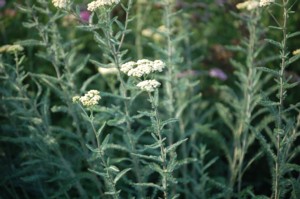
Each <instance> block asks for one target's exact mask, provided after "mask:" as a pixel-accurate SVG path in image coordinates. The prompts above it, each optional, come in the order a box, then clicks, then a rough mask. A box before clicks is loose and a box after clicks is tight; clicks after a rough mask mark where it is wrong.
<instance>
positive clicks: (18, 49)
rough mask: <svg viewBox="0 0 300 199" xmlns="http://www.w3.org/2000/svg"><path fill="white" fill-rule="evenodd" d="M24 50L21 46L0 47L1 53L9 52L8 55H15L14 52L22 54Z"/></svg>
mask: <svg viewBox="0 0 300 199" xmlns="http://www.w3.org/2000/svg"><path fill="white" fill-rule="evenodd" d="M23 50H24V48H23V47H22V46H21V45H19V44H14V45H4V46H1V47H0V53H3V52H8V53H14V52H22V51H23Z"/></svg>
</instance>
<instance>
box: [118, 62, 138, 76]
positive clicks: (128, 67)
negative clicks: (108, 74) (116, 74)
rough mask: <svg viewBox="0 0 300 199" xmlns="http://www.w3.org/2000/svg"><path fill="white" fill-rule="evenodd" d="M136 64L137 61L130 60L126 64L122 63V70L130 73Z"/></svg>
mask: <svg viewBox="0 0 300 199" xmlns="http://www.w3.org/2000/svg"><path fill="white" fill-rule="evenodd" d="M135 66H136V63H135V62H134V61H130V62H127V63H125V64H122V65H121V69H120V70H121V71H122V72H123V73H126V74H127V73H128V71H130V70H131V69H133V68H134V67H135Z"/></svg>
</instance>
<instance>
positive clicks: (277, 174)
mask: <svg viewBox="0 0 300 199" xmlns="http://www.w3.org/2000/svg"><path fill="white" fill-rule="evenodd" d="M287 4H288V0H282V5H283V24H282V27H281V28H282V37H283V39H282V42H281V44H282V47H281V64H280V72H279V83H280V84H279V93H278V95H279V105H278V115H279V117H278V119H277V129H278V130H279V131H281V129H282V110H283V101H284V92H285V90H284V71H285V67H286V59H287V57H286V42H287V34H286V29H287V17H288V9H287ZM280 136H281V135H280V132H277V135H276V148H277V156H276V162H275V186H274V198H275V199H279V198H280V194H281V192H280V185H279V184H280V180H281V172H280V170H281V163H280V159H281V151H280V150H281V145H280V142H281V137H280Z"/></svg>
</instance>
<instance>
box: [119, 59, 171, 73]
mask: <svg viewBox="0 0 300 199" xmlns="http://www.w3.org/2000/svg"><path fill="white" fill-rule="evenodd" d="M165 65H166V64H165V63H164V62H163V61H161V60H155V61H150V60H148V59H140V60H138V61H137V62H133V61H130V62H127V63H125V64H123V65H122V66H121V69H120V70H121V71H122V72H123V73H125V74H127V75H128V76H133V77H142V76H143V75H148V74H150V73H153V72H156V71H158V72H162V71H163V69H164V68H165Z"/></svg>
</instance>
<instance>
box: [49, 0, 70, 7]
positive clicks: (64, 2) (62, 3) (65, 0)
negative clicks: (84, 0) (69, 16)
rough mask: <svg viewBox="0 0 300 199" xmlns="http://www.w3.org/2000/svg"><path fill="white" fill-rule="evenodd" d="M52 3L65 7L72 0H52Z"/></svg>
mask: <svg viewBox="0 0 300 199" xmlns="http://www.w3.org/2000/svg"><path fill="white" fill-rule="evenodd" d="M52 3H53V5H54V6H55V7H57V8H65V7H67V5H68V4H69V3H70V0H52Z"/></svg>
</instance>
